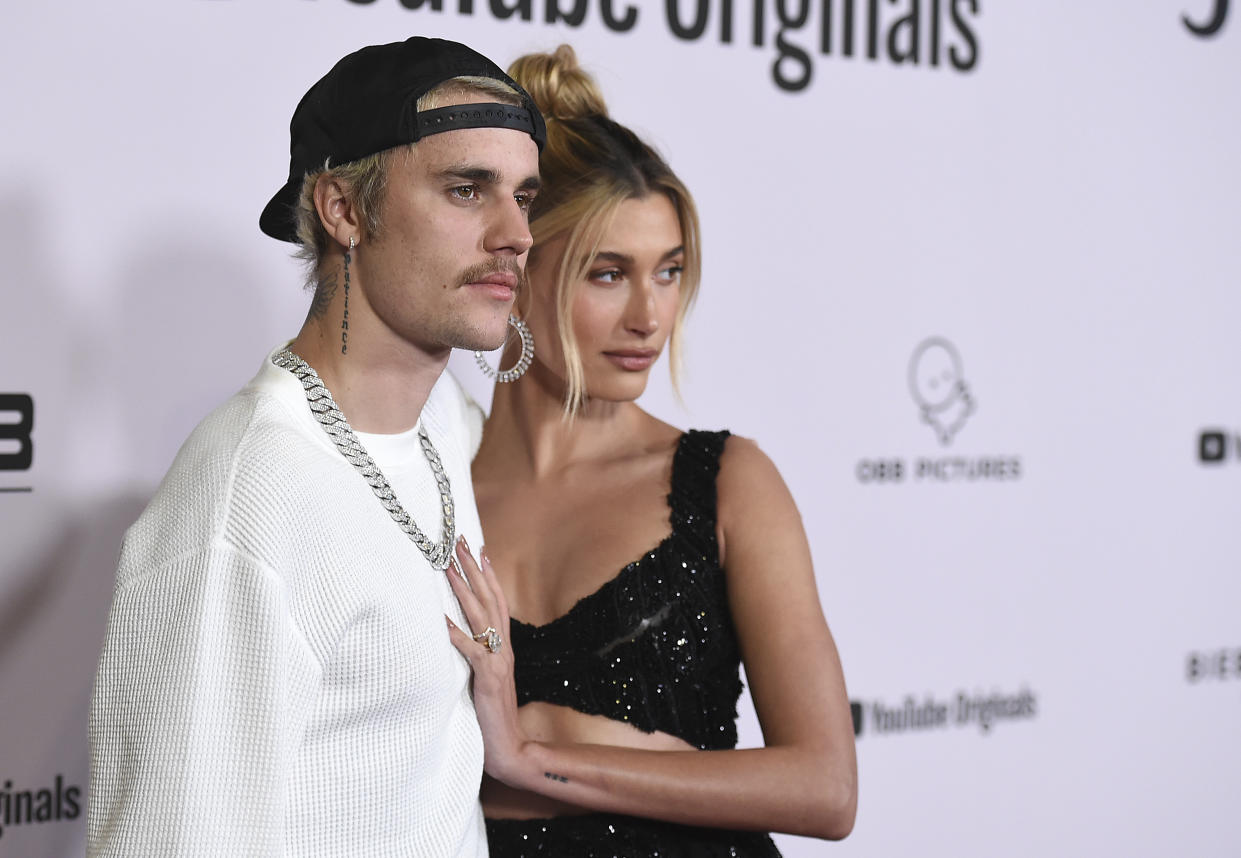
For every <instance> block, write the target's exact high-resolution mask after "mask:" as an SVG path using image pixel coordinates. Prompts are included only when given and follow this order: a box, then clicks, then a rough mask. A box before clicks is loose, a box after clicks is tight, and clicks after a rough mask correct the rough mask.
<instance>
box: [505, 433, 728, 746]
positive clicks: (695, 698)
mask: <svg viewBox="0 0 1241 858" xmlns="http://www.w3.org/2000/svg"><path fill="white" fill-rule="evenodd" d="M728 434H729V433H728V432H727V431H724V432H700V431H690V432H686V433H685V434H684V435H682V436H681V439H680V441H679V442H678V443H677V449H676V452H675V454H674V455H673V459H672V486H671V491H670V492H669V493H668V506H669V512H670V516H669V518H670V521H671V525H672V532H671V533H670V534H669V535H668V536H667V537H666V538H665V539H664V541H663V542H661V543H659V545H657V546H656V547H655V548H653V549H652V550H650V551H648V552H647V553H646V554H644V555H642V557H640V558H639V559H637V560H635V561H634V562H632V563H630V564H629V565H628V566H626V567H625V568H624V569H622V570H621V571H620V573H619V574H618V575H617V576H616V577H615V578H613V579H611V580H610V581H608V582H607V583H605V584H604V585H603V586H602V587H600V588H599V589H598V590H596V591H595V592H594V593H592V594H590V595H589V596H586V597H584V598H583V599H581V600H579V601H578V602H577V604H575V605H574V606H573V607H572V608H571V609H569V612H568V613H567V614H565V615H564V616H561V617H558V618H557V619H555V620H552V621H551V622H550V623H547V624H546V625H542V626H532V625H528V624H526V623H523V622H521V621H519V620H516V619H514V620H513V621H512V625H511V627H510V634H511V636H512V639H513V653H514V656H515V657H516V659H517V666H516V679H517V702H518V704H519V705H520V704H525V703H531V702H534V701H542V702H546V703H554V704H558V705H561V706H568V707H570V708H572V709H576V710H577V711H579V712H584V713H586V714H588V715H604V716H606V717H608V718H612V719H615V720H617V721H625V722H628V723H630V724H633V725H634V726H635V727H637V728H638V729H640V730H643V731H645V732H647V733H651V732H654V731H656V730H660V731H662V732H665V733H670V734H672V735H673V736H677V737H678V738H680V739H683V740H685V741H686V742H688V743H689V744H691V745H694V746H696V747H697V748H699V749H700V750H719V749H723V748H733V747H736V745H737V726H736V719H737V698H738V697H739V696H740V695H741V679H740V676H739V666H740V664H741V654H740V650H739V648H738V645H737V637H736V634H735V632H734V631H733V624H732V617H731V615H730V614H729V611H728V598H727V593H726V590H725V586H724V570H723V569H721V568H720V559H719V546H718V545H717V542H716V536H715V477H716V474H717V473H718V472H719V467H720V455H721V454H722V453H723V451H724V441H725V439H726V438H727V437H728Z"/></svg>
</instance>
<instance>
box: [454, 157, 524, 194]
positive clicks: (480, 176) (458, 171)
mask: <svg viewBox="0 0 1241 858" xmlns="http://www.w3.org/2000/svg"><path fill="white" fill-rule="evenodd" d="M439 177H440V178H441V179H461V180H462V181H466V182H474V183H477V184H479V185H498V184H500V181H501V176H500V174H499V173H497V172H496V171H495V170H492V169H491V168H490V167H474V166H471V165H469V164H454V165H453V166H451V167H446V168H444V169H443V170H440V172H439ZM542 186H543V183H542V181H541V180H540V179H539V177H538V176H537V175H534V176H527V177H526V178H525V179H523V180H522V182H521V184H519V185H518V186H517V190H519V191H537V190H538V189H539V188H541V187H542Z"/></svg>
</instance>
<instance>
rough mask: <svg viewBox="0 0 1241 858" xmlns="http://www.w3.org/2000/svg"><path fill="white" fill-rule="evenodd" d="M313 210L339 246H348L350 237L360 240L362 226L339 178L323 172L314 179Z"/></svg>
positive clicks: (356, 240)
mask: <svg viewBox="0 0 1241 858" xmlns="http://www.w3.org/2000/svg"><path fill="white" fill-rule="evenodd" d="M315 210H316V211H317V212H318V213H319V223H321V224H323V228H324V229H325V230H326V231H327V234H328V235H330V236H331V237H332V238H334V239H335V240H336V242H337V243H338V244H340V246H341V247H348V246H349V239H351V238H352V239H353V240H354V241H355V242H359V241H361V239H362V228H361V223H360V221H359V218H358V212H357V209H355V208H354V206H353V203H351V202H350V200H349V197H348V195H347V194H346V187H345V184H344V183H343V182H341V180H340V179H338V178H336V177H335V176H333V175H331V174H328V173H325V174H323V175H321V176H320V177H319V178H318V180H316V181H315Z"/></svg>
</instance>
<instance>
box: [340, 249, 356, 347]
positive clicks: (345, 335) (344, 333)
mask: <svg viewBox="0 0 1241 858" xmlns="http://www.w3.org/2000/svg"><path fill="white" fill-rule="evenodd" d="M353 247H354V241H353V236H352V235H351V236H349V249H348V250H346V251H345V315H344V316H343V317H342V318H341V320H340V353H341V354H344V353H345V352H347V351H349V263H350V262H352V261H353Z"/></svg>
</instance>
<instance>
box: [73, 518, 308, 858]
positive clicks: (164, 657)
mask: <svg viewBox="0 0 1241 858" xmlns="http://www.w3.org/2000/svg"><path fill="white" fill-rule="evenodd" d="M122 564H124V560H122ZM320 674H321V669H320V667H319V664H318V662H317V660H316V659H315V658H314V656H313V654H312V653H311V651H310V649H309V647H308V646H307V644H306V642H305V639H304V638H303V637H302V636H301V634H300V632H299V631H298V629H297V627H296V626H295V624H294V623H293V620H292V617H291V614H290V606H289V601H288V596H287V592H286V590H285V587H284V586H283V584H282V582H281V581H280V580H279V579H278V578H277V577H276V576H275V575H274V574H273V573H272V572H271V571H270V570H267V569H265V568H263V567H262V566H261V565H260V564H258V563H257V562H255V561H254V560H253V559H251V558H248V557H245V556H243V555H242V554H240V553H239V552H237V551H236V550H234V549H231V548H229V547H227V546H223V545H220V544H218V543H217V544H214V545H212V546H210V547H208V548H205V549H203V550H201V551H199V552H196V553H193V554H191V555H188V556H184V557H180V558H177V559H176V560H173V561H171V562H169V563H166V564H165V565H163V566H161V567H160V568H158V569H156V570H153V571H151V572H149V573H145V574H142V575H141V576H139V577H136V578H131V579H127V580H124V582H123V583H122V584H121V585H120V586H119V587H118V590H117V592H116V594H115V597H114V600H113V605H112V610H111V613H110V615H109V618H108V629H107V636H106V639H105V642H104V648H103V654H102V656H101V658H100V664H99V670H98V674H97V676H96V680H95V689H94V695H93V697H92V700H91V710H90V739H91V780H90V794H89V810H88V845H87V855H88V856H90V858H96V856H121V855H125V856H129V855H174V854H175V855H178V856H198V855H202V856H207V855H245V856H269V855H280V854H282V852H283V849H284V836H283V835H284V815H285V809H286V803H287V801H288V793H289V784H290V781H291V777H292V768H293V765H294V760H295V752H296V749H297V747H298V743H299V741H300V738H301V735H302V731H303V729H304V726H305V724H306V721H307V717H308V713H309V711H310V708H311V705H312V703H313V700H314V690H315V688H316V687H317V684H318V680H319V677H320Z"/></svg>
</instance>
